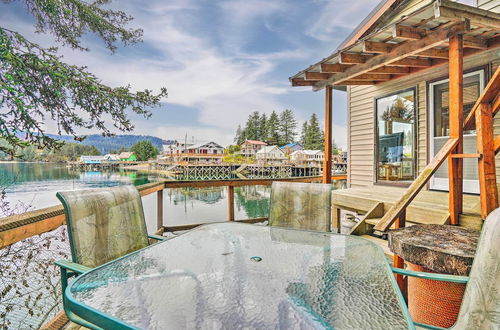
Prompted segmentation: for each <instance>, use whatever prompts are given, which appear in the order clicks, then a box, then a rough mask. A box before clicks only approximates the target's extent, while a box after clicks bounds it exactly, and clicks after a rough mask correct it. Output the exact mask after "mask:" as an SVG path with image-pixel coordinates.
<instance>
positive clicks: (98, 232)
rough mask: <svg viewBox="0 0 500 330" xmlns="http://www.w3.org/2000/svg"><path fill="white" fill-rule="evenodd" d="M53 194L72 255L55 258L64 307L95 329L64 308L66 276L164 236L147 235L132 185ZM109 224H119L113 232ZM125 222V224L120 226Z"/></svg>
mask: <svg viewBox="0 0 500 330" xmlns="http://www.w3.org/2000/svg"><path fill="white" fill-rule="evenodd" d="M56 196H57V198H58V199H59V200H60V201H61V203H62V204H63V206H64V213H65V215H66V224H67V227H68V236H69V242H70V247H71V256H72V261H68V260H58V261H57V262H56V265H58V266H59V267H60V269H61V286H62V291H63V306H64V310H65V312H66V314H67V315H68V318H69V319H70V320H71V321H73V322H75V323H77V324H80V325H82V326H84V327H87V328H91V329H99V327H97V326H95V325H94V324H92V323H90V322H87V321H85V320H84V319H83V318H81V317H80V316H78V315H76V314H74V313H73V312H71V311H69V310H68V309H67V307H66V301H65V298H64V297H65V296H64V291H65V290H66V288H67V286H68V279H69V278H70V277H73V276H74V277H78V276H80V275H81V274H83V273H86V272H88V271H91V270H92V269H94V268H95V267H97V266H100V265H102V264H104V263H106V262H109V261H112V260H114V259H117V258H119V257H122V256H124V255H127V254H129V253H132V252H135V251H137V250H140V249H142V248H145V247H147V246H148V245H149V239H154V240H157V241H164V240H167V238H166V237H163V236H159V235H148V233H147V229H146V221H145V218H144V211H143V206H142V200H141V196H140V194H139V192H138V191H137V189H136V188H135V187H134V186H119V187H112V188H102V189H92V190H77V191H68V192H58V193H57V194H56ZM113 224H115V225H120V226H119V228H116V229H118V230H115V231H114V232H113V231H112V229H113V228H110V227H112V225H113ZM127 224H128V225H129V227H128V228H124V226H122V225H127ZM110 229H111V230H110ZM115 234H116V235H115ZM111 240H112V241H113V242H111ZM99 244H100V245H99Z"/></svg>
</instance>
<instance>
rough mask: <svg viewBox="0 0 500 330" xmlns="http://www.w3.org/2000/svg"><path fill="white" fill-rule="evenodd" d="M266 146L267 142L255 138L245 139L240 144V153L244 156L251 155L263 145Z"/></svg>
mask: <svg viewBox="0 0 500 330" xmlns="http://www.w3.org/2000/svg"><path fill="white" fill-rule="evenodd" d="M265 146H267V143H265V142H262V141H256V140H245V142H243V143H242V144H241V145H240V154H241V155H243V156H244V157H253V156H255V154H256V153H257V151H259V150H260V149H262V148H263V147H265Z"/></svg>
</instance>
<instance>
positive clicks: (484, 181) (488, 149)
mask: <svg viewBox="0 0 500 330" xmlns="http://www.w3.org/2000/svg"><path fill="white" fill-rule="evenodd" d="M476 134H477V140H476V141H477V151H478V152H479V154H480V155H481V157H480V158H479V161H478V171H479V199H480V202H481V217H482V218H483V219H486V216H487V215H488V214H489V213H490V212H491V211H493V210H494V209H496V208H497V207H498V191H497V180H496V168H495V150H494V141H493V114H492V111H491V105H490V104H489V103H481V105H480V106H479V108H478V109H477V110H476Z"/></svg>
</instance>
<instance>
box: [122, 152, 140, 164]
mask: <svg viewBox="0 0 500 330" xmlns="http://www.w3.org/2000/svg"><path fill="white" fill-rule="evenodd" d="M118 157H119V158H120V160H121V161H122V162H135V161H136V160H137V157H136V156H135V154H134V153H133V152H130V151H125V152H122V153H120V154H119V155H118Z"/></svg>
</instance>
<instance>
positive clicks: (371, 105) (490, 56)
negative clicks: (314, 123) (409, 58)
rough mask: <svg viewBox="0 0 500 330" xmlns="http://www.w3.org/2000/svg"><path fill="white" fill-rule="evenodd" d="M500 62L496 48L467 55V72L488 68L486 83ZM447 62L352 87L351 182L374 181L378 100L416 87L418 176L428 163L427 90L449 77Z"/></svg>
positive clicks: (499, 124) (499, 123)
mask: <svg viewBox="0 0 500 330" xmlns="http://www.w3.org/2000/svg"><path fill="white" fill-rule="evenodd" d="M499 65H500V50H499V49H493V50H490V51H487V52H483V53H481V54H479V55H474V56H469V57H466V58H464V71H468V70H472V69H475V68H478V69H480V68H482V67H486V71H487V72H486V83H487V81H488V80H489V78H490V76H491V73H492V72H494V70H496V68H497V67H498V66H499ZM447 76H448V65H447V64H446V65H441V66H439V67H437V68H429V69H427V70H423V71H421V72H419V73H418V74H413V75H410V76H408V77H402V78H400V79H396V80H392V81H389V82H387V83H380V84H377V85H370V86H350V87H348V90H347V98H348V116H347V128H348V130H347V131H348V154H349V159H348V185H349V186H351V187H356V186H369V185H372V184H373V183H374V182H375V148H376V144H375V99H376V98H378V97H380V96H384V95H388V94H391V93H394V92H398V91H402V90H405V89H408V88H412V87H416V89H417V92H416V95H417V100H416V104H417V110H416V114H417V118H416V120H417V146H416V147H417V155H416V157H417V162H416V171H417V175H418V173H420V172H421V171H422V170H423V168H424V167H425V166H426V165H427V163H428V161H429V154H428V145H429V141H428V140H429V139H428V119H429V118H428V117H429V116H428V110H427V109H428V100H427V99H428V91H427V83H428V82H429V81H435V80H437V79H441V78H443V79H446V78H447ZM494 125H495V134H500V116H498V115H497V116H496V117H495V120H494ZM496 166H497V180H499V181H500V156H498V155H497V163H496Z"/></svg>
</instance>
